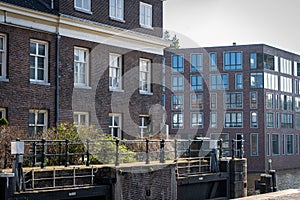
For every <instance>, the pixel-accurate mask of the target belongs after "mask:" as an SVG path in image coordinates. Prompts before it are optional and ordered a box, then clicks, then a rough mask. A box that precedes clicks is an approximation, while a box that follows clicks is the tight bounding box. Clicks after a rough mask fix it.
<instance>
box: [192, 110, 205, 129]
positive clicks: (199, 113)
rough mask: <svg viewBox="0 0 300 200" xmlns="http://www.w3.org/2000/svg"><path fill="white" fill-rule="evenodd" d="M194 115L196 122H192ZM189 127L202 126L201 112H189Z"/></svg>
mask: <svg viewBox="0 0 300 200" xmlns="http://www.w3.org/2000/svg"><path fill="white" fill-rule="evenodd" d="M194 115H196V116H197V117H196V123H193V116H194ZM190 117H191V125H190V126H191V128H193V129H197V128H203V127H204V117H203V112H192V113H191V116H190ZM199 121H200V122H199Z"/></svg>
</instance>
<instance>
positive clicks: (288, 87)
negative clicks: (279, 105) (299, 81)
mask: <svg viewBox="0 0 300 200" xmlns="http://www.w3.org/2000/svg"><path fill="white" fill-rule="evenodd" d="M292 81H293V80H292V79H291V78H287V77H283V76H281V77H280V90H281V91H282V92H289V93H292V92H293V89H292V87H293V82H292Z"/></svg>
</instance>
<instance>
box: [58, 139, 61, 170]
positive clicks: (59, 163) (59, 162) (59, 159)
mask: <svg viewBox="0 0 300 200" xmlns="http://www.w3.org/2000/svg"><path fill="white" fill-rule="evenodd" d="M58 148H59V156H58V165H59V166H60V165H62V161H61V157H62V155H61V154H62V144H61V141H59V143H58Z"/></svg>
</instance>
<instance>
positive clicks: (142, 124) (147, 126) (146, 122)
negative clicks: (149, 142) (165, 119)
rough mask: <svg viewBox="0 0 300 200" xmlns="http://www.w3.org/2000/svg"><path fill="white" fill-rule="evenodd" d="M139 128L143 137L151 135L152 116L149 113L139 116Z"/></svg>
mask: <svg viewBox="0 0 300 200" xmlns="http://www.w3.org/2000/svg"><path fill="white" fill-rule="evenodd" d="M139 129H140V136H141V138H144V137H145V136H149V134H150V133H151V117H150V116H149V115H140V116H139Z"/></svg>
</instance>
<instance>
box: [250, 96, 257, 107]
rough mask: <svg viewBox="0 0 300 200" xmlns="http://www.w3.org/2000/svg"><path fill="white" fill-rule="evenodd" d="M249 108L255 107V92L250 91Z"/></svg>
mask: <svg viewBox="0 0 300 200" xmlns="http://www.w3.org/2000/svg"><path fill="white" fill-rule="evenodd" d="M250 108H252V109H256V108H257V92H250Z"/></svg>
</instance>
